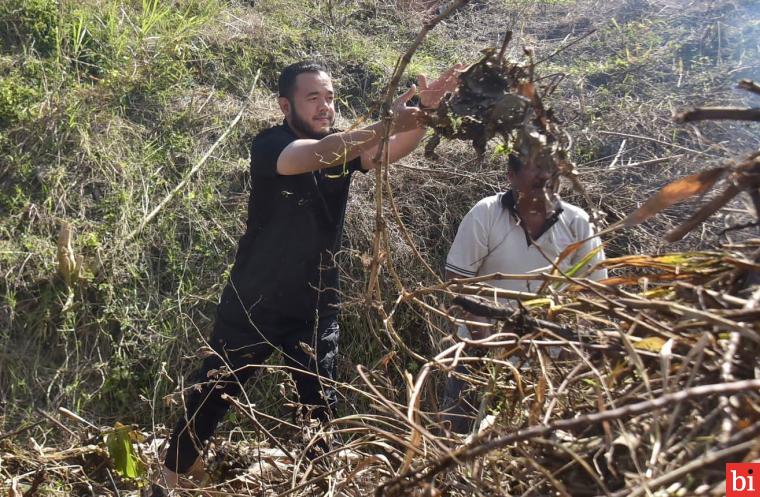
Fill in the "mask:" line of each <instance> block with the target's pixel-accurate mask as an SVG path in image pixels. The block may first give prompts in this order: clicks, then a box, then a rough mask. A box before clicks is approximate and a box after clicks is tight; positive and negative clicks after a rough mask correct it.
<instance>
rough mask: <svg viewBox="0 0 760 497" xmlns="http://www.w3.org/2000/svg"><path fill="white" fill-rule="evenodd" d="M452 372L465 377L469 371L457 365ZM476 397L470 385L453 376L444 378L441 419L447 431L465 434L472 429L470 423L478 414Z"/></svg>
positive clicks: (462, 365)
mask: <svg viewBox="0 0 760 497" xmlns="http://www.w3.org/2000/svg"><path fill="white" fill-rule="evenodd" d="M454 371H455V372H457V373H459V374H462V375H467V374H469V370H468V369H467V367H466V366H465V365H464V364H459V365H457V366H456V368H454ZM478 400H479V399H478V395H477V392H476V391H475V389H474V388H472V385H470V384H469V383H467V381H465V380H463V379H461V378H458V377H456V376H454V375H451V376H448V377H447V378H446V384H445V386H444V390H443V412H442V413H441V419H442V421H444V423H445V424H446V425H448V426H447V428H448V429H449V430H451V431H452V432H454V433H460V434H465V433H468V432H469V431H470V430H471V429H472V421H473V420H474V419H475V416H476V415H477V414H478V408H477V407H476V406H475V403H476V402H478Z"/></svg>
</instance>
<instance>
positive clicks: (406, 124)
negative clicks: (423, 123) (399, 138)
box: [391, 85, 422, 135]
mask: <svg viewBox="0 0 760 497" xmlns="http://www.w3.org/2000/svg"><path fill="white" fill-rule="evenodd" d="M415 93H417V86H416V85H412V86H411V88H409V89H408V90H407V91H406V93H404V94H403V95H401V96H400V97H398V98H397V99H396V100H395V101H394V102H393V105H391V116H393V126H392V127H391V135H395V134H396V133H403V132H404V131H411V130H413V129H417V128H419V127H420V117H422V112H420V109H419V107H408V106H407V105H406V104H407V102H409V100H411V98H412V97H413V96H414V94H415Z"/></svg>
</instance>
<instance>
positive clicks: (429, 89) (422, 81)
mask: <svg viewBox="0 0 760 497" xmlns="http://www.w3.org/2000/svg"><path fill="white" fill-rule="evenodd" d="M462 67H463V66H462V64H456V65H454V66H452V67H451V68H449V69H448V70H447V71H446V72H444V73H443V74H441V76H440V77H439V78H438V79H437V80H435V81H433V82H432V83H430V84H429V85H428V83H427V78H426V77H425V76H424V75H420V76H419V77H418V78H417V83H418V84H419V95H420V105H421V106H422V107H425V108H430V109H435V108H437V107H438V105H439V104H440V103H441V99H442V98H443V96H444V95H445V94H446V93H447V92H451V91H454V89H455V88H456V86H457V80H458V78H459V73H461V72H462ZM412 108H414V109H417V112H418V113H419V109H418V108H417V107H412ZM425 131H426V128H425V126H424V125H423V124H422V123H421V122H418V124H417V127H415V128H414V129H411V130H409V131H403V132H398V133H394V134H393V135H392V136H391V138H390V141H389V143H388V163H389V164H392V163H394V162H396V161H397V160H399V159H401V158H403V157H406V156H407V155H409V154H410V153H412V151H413V150H414V149H415V148H417V145H419V143H420V141H422V139H423V138H424V137H425ZM378 146H379V140H378V143H376V144H374V145H373V146H372V148H369V149H367V150H366V151H364V152H362V154H361V157H362V169H365V170H370V169H374V168H375V167H377V165H378V164H376V163H375V161H374V159H375V157H377V156H378V154H377V151H378ZM381 160H382V158H381Z"/></svg>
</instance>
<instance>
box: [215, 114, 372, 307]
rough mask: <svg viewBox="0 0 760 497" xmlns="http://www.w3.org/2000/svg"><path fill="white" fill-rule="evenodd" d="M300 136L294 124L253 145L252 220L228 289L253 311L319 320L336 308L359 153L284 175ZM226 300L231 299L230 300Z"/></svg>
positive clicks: (270, 132)
mask: <svg viewBox="0 0 760 497" xmlns="http://www.w3.org/2000/svg"><path fill="white" fill-rule="evenodd" d="M297 138H298V137H297V136H296V135H295V134H294V133H293V131H292V130H291V129H290V127H289V126H288V125H287V123H283V124H282V125H280V126H275V127H273V128H269V129H267V130H265V131H262V132H261V133H259V134H258V135H257V136H256V138H254V139H253V144H252V146H251V182H252V185H251V197H250V200H249V202H248V223H247V227H246V232H245V234H244V235H243V237H242V238H241V239H240V244H239V246H238V251H237V256H236V257H235V264H234V266H233V268H232V274H231V276H230V284H229V286H230V287H231V288H229V287H228V289H227V290H228V291H230V290H232V291H233V292H234V295H235V298H234V300H235V301H237V302H238V304H237V305H239V302H242V303H243V304H244V305H245V307H246V310H247V311H248V312H249V313H251V312H259V311H264V312H276V313H278V314H280V315H282V316H287V317H293V318H300V319H314V318H315V316H316V313H317V311H318V312H319V316H326V315H330V314H335V313H336V312H337V304H338V292H337V289H338V270H337V268H336V267H335V261H334V256H335V254H336V253H337V252H338V251H339V250H340V244H341V238H342V234H343V219H344V214H345V210H346V202H347V201H348V189H349V186H350V184H351V174H352V173H353V172H354V171H357V170H361V160H360V158H356V159H354V160H352V161H350V162H347V163H346V164H341V165H338V166H334V167H331V168H328V169H322V170H319V171H314V172H308V173H303V174H295V175H290V176H283V175H280V174H277V159H278V158H279V156H280V153H282V151H283V150H284V149H285V147H287V146H288V145H289V144H290V143H291V142H293V141H294V140H296V139H297ZM223 300H225V299H223Z"/></svg>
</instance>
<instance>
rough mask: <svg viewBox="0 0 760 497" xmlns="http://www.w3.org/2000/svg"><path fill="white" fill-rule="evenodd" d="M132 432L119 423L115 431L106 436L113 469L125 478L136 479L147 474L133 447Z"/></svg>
mask: <svg viewBox="0 0 760 497" xmlns="http://www.w3.org/2000/svg"><path fill="white" fill-rule="evenodd" d="M132 438H133V435H132V430H131V429H130V427H129V426H124V425H122V424H121V423H119V422H117V423H116V424H115V425H114V428H113V431H111V432H109V433H107V434H106V436H105V442H106V446H107V447H108V455H109V457H110V458H111V461H113V467H114V469H115V470H116V472H117V473H118V474H119V475H121V476H122V477H123V478H128V479H135V478H140V477H141V476H143V475H144V474H145V465H144V464H143V463H142V461H140V459H139V458H138V457H137V454H136V453H135V449H134V447H133V446H132Z"/></svg>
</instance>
